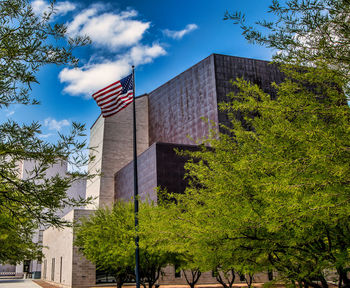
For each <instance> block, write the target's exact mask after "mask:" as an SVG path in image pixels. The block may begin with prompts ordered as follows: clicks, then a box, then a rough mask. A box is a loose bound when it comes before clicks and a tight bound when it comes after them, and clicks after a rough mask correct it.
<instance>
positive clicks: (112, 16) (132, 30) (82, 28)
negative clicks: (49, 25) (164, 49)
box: [67, 5, 150, 51]
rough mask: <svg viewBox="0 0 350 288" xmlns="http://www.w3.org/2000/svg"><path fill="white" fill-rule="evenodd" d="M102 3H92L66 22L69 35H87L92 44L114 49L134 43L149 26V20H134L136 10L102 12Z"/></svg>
mask: <svg viewBox="0 0 350 288" xmlns="http://www.w3.org/2000/svg"><path fill="white" fill-rule="evenodd" d="M102 9H104V8H103V6H102V5H93V6H92V7H91V8H89V9H86V10H84V11H82V12H81V13H79V14H78V15H77V16H76V17H75V18H74V20H73V21H72V22H70V23H69V24H68V30H67V32H68V34H70V35H71V36H77V35H88V36H89V37H90V38H91V40H92V43H93V45H98V46H102V47H108V48H109V49H113V50H114V51H116V50H118V49H119V48H121V47H131V46H133V45H136V44H137V43H138V42H139V41H140V40H141V39H142V37H143V34H144V33H145V31H146V30H147V29H148V28H149V27H150V22H143V21H140V20H134V19H133V18H134V17H136V16H137V14H138V13H137V11H135V10H130V11H124V12H120V13H111V12H108V13H102Z"/></svg>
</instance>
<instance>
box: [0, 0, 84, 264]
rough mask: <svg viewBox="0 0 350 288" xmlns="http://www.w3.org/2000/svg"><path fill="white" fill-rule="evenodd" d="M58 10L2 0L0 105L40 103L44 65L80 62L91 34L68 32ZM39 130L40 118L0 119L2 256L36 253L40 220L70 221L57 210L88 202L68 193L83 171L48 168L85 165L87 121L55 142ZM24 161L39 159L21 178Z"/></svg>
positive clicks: (3, 259) (8, 258)
mask: <svg viewBox="0 0 350 288" xmlns="http://www.w3.org/2000/svg"><path fill="white" fill-rule="evenodd" d="M53 12H54V7H53V5H52V6H51V10H50V11H49V12H47V13H46V14H44V16H43V17H37V16H35V15H34V13H33V11H32V8H31V6H30V3H29V1H27V0H4V1H1V3H0V40H1V41H0V59H1V61H0V71H1V73H0V108H3V107H8V106H9V105H13V104H23V105H29V104H38V99H35V97H32V95H31V93H30V92H31V85H32V84H33V83H37V82H38V80H37V78H36V73H37V72H38V70H39V69H40V67H42V66H43V65H46V64H57V65H63V64H65V65H76V64H77V59H76V58H75V57H74V56H73V55H72V51H73V49H74V48H75V47H77V46H81V45H85V44H87V43H89V39H87V38H86V37H78V38H75V39H73V38H66V30H67V27H66V26H65V25H61V24H53V23H52V22H50V19H51V16H52V14H53ZM40 134H41V130H40V125H39V124H38V123H32V124H29V125H26V124H24V125H20V124H18V123H16V122H13V121H11V120H8V121H6V122H3V123H1V125H0V157H1V159H0V211H1V225H0V226H1V229H2V232H3V233H2V234H1V240H0V241H1V245H0V247H1V248H0V262H7V261H10V262H18V261H21V260H23V259H25V258H27V257H28V255H29V254H32V255H33V256H34V254H36V255H37V254H38V253H37V252H38V249H37V248H38V247H36V246H33V244H31V242H30V240H29V239H30V238H31V235H32V233H33V231H34V229H35V228H37V227H38V226H39V225H45V226H46V225H54V226H56V227H61V226H63V225H67V224H68V223H67V222H65V221H64V220H62V219H60V218H59V217H58V216H57V214H56V211H57V210H59V209H61V208H63V207H64V206H67V205H68V206H69V205H71V206H75V205H77V206H81V205H84V204H85V203H87V202H88V201H87V200H84V199H80V200H74V199H72V198H69V197H67V195H66V193H65V192H66V190H67V189H68V188H69V187H70V185H71V184H72V183H73V182H74V181H75V180H77V179H81V178H82V177H87V175H85V174H84V173H83V174H82V173H78V172H72V173H70V174H68V175H66V176H58V175H56V176H54V177H52V178H47V177H46V171H47V169H49V168H50V167H51V166H52V165H53V164H56V163H57V162H59V161H68V162H69V163H70V164H71V165H76V166H83V165H86V163H87V159H86V157H85V156H84V152H83V149H84V147H85V146H86V145H85V141H84V140H82V141H81V140H79V139H81V138H80V137H82V136H84V125H81V124H77V123H73V128H72V131H71V133H70V134H69V135H60V140H59V141H58V142H57V143H56V144H51V143H47V142H45V141H43V140H42V139H41V138H40ZM23 161H33V162H32V163H35V165H34V168H33V170H32V171H28V174H29V176H28V178H26V179H20V178H19V175H20V171H19V164H20V163H22V162H23ZM17 241H18V242H17ZM10 246H11V247H16V253H12V254H11V253H9V251H7V247H10ZM39 250H40V249H39ZM13 252H15V251H14V250H13ZM39 254H40V253H39ZM39 256H40V255H39Z"/></svg>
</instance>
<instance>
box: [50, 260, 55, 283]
mask: <svg viewBox="0 0 350 288" xmlns="http://www.w3.org/2000/svg"><path fill="white" fill-rule="evenodd" d="M51 281H55V258H52V264H51Z"/></svg>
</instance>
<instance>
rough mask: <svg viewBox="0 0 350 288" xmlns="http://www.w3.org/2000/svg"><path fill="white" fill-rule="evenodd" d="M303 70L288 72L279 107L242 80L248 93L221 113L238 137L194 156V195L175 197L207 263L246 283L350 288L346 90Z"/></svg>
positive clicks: (330, 75)
mask: <svg viewBox="0 0 350 288" xmlns="http://www.w3.org/2000/svg"><path fill="white" fill-rule="evenodd" d="M298 70H300V68H294V69H293V68H292V67H288V69H286V70H285V71H284V72H285V74H286V80H285V81H284V82H283V83H281V84H280V85H275V88H276V90H277V95H278V97H277V100H271V97H270V95H267V94H265V93H264V92H263V91H262V90H261V89H260V88H259V87H258V86H256V85H251V84H250V83H247V82H245V81H244V80H242V79H240V80H237V81H236V82H235V83H234V85H236V86H237V87H238V88H239V89H240V91H241V92H240V93H238V94H234V93H231V94H230V97H231V101H230V102H229V103H225V104H221V106H220V107H221V109H223V110H224V111H226V112H227V113H228V116H229V118H230V119H231V124H232V127H231V128H228V127H226V128H225V129H227V132H228V133H222V134H219V135H218V134H215V133H214V134H213V135H212V137H211V138H210V139H208V144H210V146H211V149H208V148H205V147H203V149H202V151H200V152H193V153H190V155H192V157H193V160H192V161H190V162H189V163H187V164H186V169H187V170H188V177H190V179H191V185H190V187H189V188H188V189H187V190H186V193H185V194H184V195H174V197H175V199H176V201H177V202H178V205H179V206H180V207H181V210H182V211H183V212H182V214H181V218H182V219H183V220H184V221H183V223H182V224H181V225H183V226H185V227H186V230H185V231H186V233H188V234H187V235H190V237H191V239H192V240H191V241H192V242H193V243H196V245H199V248H198V249H197V251H203V252H201V255H203V256H202V257H205V258H204V259H209V261H208V263H212V265H213V264H214V263H215V262H216V263H220V262H219V261H221V263H223V262H224V263H225V264H226V265H229V266H226V267H228V268H230V267H231V268H234V269H235V270H236V271H238V272H240V273H243V274H245V275H246V278H248V277H247V276H248V275H252V273H255V272H259V271H267V270H268V269H271V268H273V269H275V270H277V271H279V273H280V276H281V277H284V278H285V279H287V280H288V281H294V282H298V283H304V285H305V286H312V287H320V286H321V285H322V286H323V287H327V286H328V284H327V281H326V278H327V276H328V275H327V271H333V270H334V271H337V272H338V277H337V280H338V282H339V283H340V284H341V283H344V284H345V285H347V287H348V285H349V279H348V278H347V276H346V271H348V269H349V264H350V263H349V260H350V259H349V254H348V251H349V244H350V243H349V239H350V234H349V231H350V230H349V228H350V227H349V216H350V214H349V213H350V210H349V205H348V203H349V202H348V201H349V180H350V179H349V172H350V171H349V165H348V164H349V160H350V150H349V143H350V142H349V139H350V137H349V136H350V135H349V132H350V129H349V128H350V126H349V117H350V111H349V107H348V106H347V105H345V103H344V100H345V95H344V93H343V90H342V89H340V87H344V85H345V84H346V82H345V80H344V78H343V77H340V76H339V74H338V73H337V71H333V70H330V69H328V68H326V67H324V68H321V67H318V68H314V69H309V70H305V71H303V73H300V71H298ZM238 111H240V113H241V114H242V115H244V120H245V123H244V125H245V126H242V123H241V122H240V121H238V120H236V118H235V115H236V113H237V112H238ZM251 115H257V116H256V117H252V116H251ZM246 125H249V126H250V127H253V129H252V131H247V130H246V129H245V128H244V127H247V126H246ZM211 249H216V251H215V254H217V255H219V257H222V258H221V259H220V260H216V259H215V258H212V257H213V254H212V253H211ZM210 259H212V260H211V261H212V262H210ZM319 283H321V284H319Z"/></svg>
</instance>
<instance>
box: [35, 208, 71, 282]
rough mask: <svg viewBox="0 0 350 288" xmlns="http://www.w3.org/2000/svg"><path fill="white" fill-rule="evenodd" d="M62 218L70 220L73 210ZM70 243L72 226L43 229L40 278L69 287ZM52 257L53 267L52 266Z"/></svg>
mask: <svg viewBox="0 0 350 288" xmlns="http://www.w3.org/2000/svg"><path fill="white" fill-rule="evenodd" d="M63 218H64V219H65V220H67V221H70V222H72V221H73V219H74V210H73V211H70V212H69V213H68V214H67V215H65V216H64V217H63ZM58 239H59V240H58ZM72 243H73V229H72V228H64V229H55V228H52V227H51V228H48V229H47V230H45V231H44V233H43V247H44V248H43V254H44V257H43V267H42V275H41V277H42V279H44V280H46V281H49V282H55V283H59V284H60V285H62V287H70V286H71V285H72V268H73V265H72V264H73V263H72V258H73V248H72ZM53 259H54V262H55V263H54V266H55V267H53V266H52V263H53ZM61 261H62V264H61ZM61 268H62V269H61Z"/></svg>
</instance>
